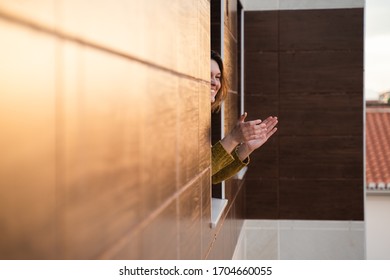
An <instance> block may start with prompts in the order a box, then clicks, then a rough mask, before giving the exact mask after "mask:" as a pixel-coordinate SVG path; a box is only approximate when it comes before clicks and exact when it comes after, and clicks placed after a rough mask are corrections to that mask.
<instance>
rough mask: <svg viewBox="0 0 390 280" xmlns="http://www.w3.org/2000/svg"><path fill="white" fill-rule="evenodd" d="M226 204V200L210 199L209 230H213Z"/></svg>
mask: <svg viewBox="0 0 390 280" xmlns="http://www.w3.org/2000/svg"><path fill="white" fill-rule="evenodd" d="M227 203H228V200H227V199H220V198H212V199H211V223H210V225H211V228H215V227H216V226H217V224H218V222H219V219H220V218H221V216H222V213H223V210H225V207H226V205H227Z"/></svg>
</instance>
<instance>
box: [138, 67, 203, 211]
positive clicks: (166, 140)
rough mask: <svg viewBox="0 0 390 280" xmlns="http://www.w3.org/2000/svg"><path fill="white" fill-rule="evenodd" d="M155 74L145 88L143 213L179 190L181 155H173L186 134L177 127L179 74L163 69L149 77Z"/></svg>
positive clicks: (141, 171)
mask: <svg viewBox="0 0 390 280" xmlns="http://www.w3.org/2000/svg"><path fill="white" fill-rule="evenodd" d="M151 76H153V79H151V81H150V82H149V83H148V88H147V89H146V90H147V92H144V101H145V103H142V106H143V107H142V110H143V114H142V117H141V125H142V128H143V129H142V131H141V136H140V143H141V152H140V157H141V162H140V165H139V167H140V169H141V170H140V173H141V185H142V188H141V195H142V196H141V197H142V198H141V199H142V201H143V202H144V203H142V212H143V213H148V212H150V211H152V210H153V209H155V208H157V207H158V206H159V205H160V204H161V203H162V202H163V201H165V200H166V199H167V198H169V197H170V196H172V195H173V193H174V192H175V191H176V188H177V186H176V184H177V167H178V166H177V164H178V162H177V160H178V159H177V157H174V156H172V155H175V154H176V151H177V145H178V143H181V141H182V139H183V140H184V137H185V134H184V135H182V134H180V135H179V134H178V131H177V128H178V118H177V116H178V115H177V110H178V104H179V103H178V102H179V100H180V96H179V95H180V93H179V91H178V81H177V79H176V77H175V76H173V75H170V74H168V73H165V72H159V71H150V72H148V74H147V77H151ZM156 89H158V90H156ZM193 90H194V91H196V90H197V88H194V89H193ZM186 94H190V95H191V92H188V93H186ZM147 100H154V101H155V102H150V101H147ZM194 102H196V101H194ZM194 116H195V115H194ZM195 117H197V116H195ZM167 127H169V129H167ZM177 141H179V142H177ZM161 163H164V164H161Z"/></svg>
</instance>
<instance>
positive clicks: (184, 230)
mask: <svg viewBox="0 0 390 280" xmlns="http://www.w3.org/2000/svg"><path fill="white" fill-rule="evenodd" d="M201 179H202V178H200V179H198V180H196V181H195V182H194V183H192V184H191V186H189V187H188V189H187V190H185V191H184V193H182V194H181V195H180V197H179V240H180V243H179V245H178V246H179V258H180V259H201V245H202V244H201V241H202V235H201V233H202V229H201V220H202V216H201V211H202V204H201V203H202V197H201V195H202V183H201Z"/></svg>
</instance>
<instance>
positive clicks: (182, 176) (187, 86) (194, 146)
mask: <svg viewBox="0 0 390 280" xmlns="http://www.w3.org/2000/svg"><path fill="white" fill-rule="evenodd" d="M179 92H182V93H185V94H181V95H180V98H178V112H177V113H178V115H177V116H173V117H174V118H178V120H177V121H178V132H177V133H178V136H177V141H178V142H177V154H176V157H177V170H178V182H177V183H178V187H179V188H180V187H183V186H185V185H186V184H187V182H188V181H190V180H191V179H193V178H195V177H196V176H197V174H198V172H199V149H200V145H199V141H198V138H199V137H198V135H199V129H200V127H199V117H200V116H199V110H200V109H199V98H200V97H199V90H198V83H197V82H196V81H193V80H189V79H185V78H181V79H180V80H179ZM173 143H174V142H173ZM173 143H172V144H173ZM174 155H175V154H173V155H171V157H172V156H174Z"/></svg>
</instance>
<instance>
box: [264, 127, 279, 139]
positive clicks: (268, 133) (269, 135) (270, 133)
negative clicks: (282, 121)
mask: <svg viewBox="0 0 390 280" xmlns="http://www.w3.org/2000/svg"><path fill="white" fill-rule="evenodd" d="M277 130H278V128H277V127H275V128H274V129H272V130H271V131H269V132H267V139H268V138H270V137H271V136H272V135H273V134H274V133H275V132H276V131H277Z"/></svg>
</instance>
